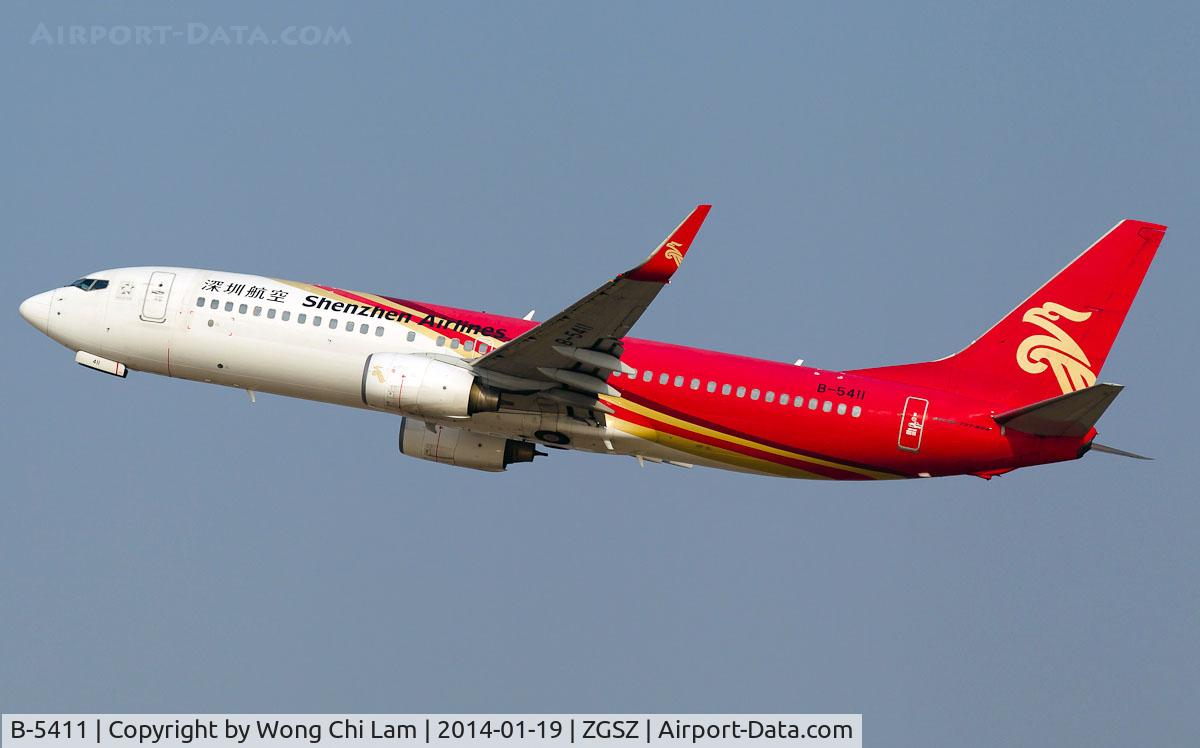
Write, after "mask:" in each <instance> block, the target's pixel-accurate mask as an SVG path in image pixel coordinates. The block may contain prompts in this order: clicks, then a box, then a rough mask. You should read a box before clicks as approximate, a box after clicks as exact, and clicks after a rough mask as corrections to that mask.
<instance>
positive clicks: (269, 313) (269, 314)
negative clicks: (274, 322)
mask: <svg viewBox="0 0 1200 748" xmlns="http://www.w3.org/2000/svg"><path fill="white" fill-rule="evenodd" d="M267 319H275V310H274V309H268V310H267Z"/></svg>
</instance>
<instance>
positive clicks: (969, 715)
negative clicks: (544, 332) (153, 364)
mask: <svg viewBox="0 0 1200 748" xmlns="http://www.w3.org/2000/svg"><path fill="white" fill-rule="evenodd" d="M4 16H5V23H4V24H2V27H3V30H2V31H0V35H2V36H0V81H2V82H3V95H4V99H5V103H6V107H5V116H4V118H3V124H2V125H0V127H2V130H3V133H4V135H5V142H6V144H7V146H6V147H5V148H4V149H3V150H0V153H2V154H3V155H2V156H0V158H2V160H0V169H2V171H3V173H4V175H5V177H6V178H5V179H3V180H0V218H2V219H3V220H2V221H0V225H2V226H3V236H4V238H5V242H4V245H5V247H6V249H5V254H4V256H5V258H6V263H7V272H5V273H4V274H3V275H2V276H0V288H3V298H5V299H7V300H8V303H9V306H10V313H9V314H8V315H7V316H4V317H3V318H2V322H0V324H2V325H3V326H4V327H3V330H4V334H5V339H6V340H9V341H10V344H11V346H12V351H13V352H12V356H11V357H10V360H9V365H8V366H6V367H4V372H3V374H2V376H3V377H4V390H5V391H6V392H7V393H9V394H8V398H7V406H6V411H7V418H8V424H9V428H7V429H5V436H4V437H3V439H4V449H3V450H0V466H2V467H3V470H4V473H5V475H6V476H7V479H8V485H9V490H8V491H6V492H5V493H6V498H5V500H4V503H3V514H2V515H0V516H2V517H3V521H2V522H0V600H2V601H3V603H0V604H2V605H3V611H4V615H3V616H0V661H3V662H4V668H3V676H2V677H0V708H3V709H4V710H5V711H26V712H33V711H76V712H90V711H196V712H213V711H240V712H252V711H281V712H300V711H322V712H333V711H341V710H345V711H357V712H371V711H384V712H388V711H471V710H494V711H507V710H519V711H623V710H637V711H659V712H702V711H720V712H736V711H762V712H769V711H810V712H862V713H863V714H864V727H865V729H866V730H867V732H868V740H870V741H871V742H872V743H876V742H879V743H880V744H888V745H922V746H926V745H961V744H963V743H970V744H973V745H1011V744H1013V743H1021V744H1064V743H1065V744H1089V745H1122V744H1129V743H1145V744H1163V745H1179V744H1185V743H1188V742H1194V741H1195V739H1196V737H1197V728H1196V724H1195V720H1194V718H1193V716H1192V710H1193V709H1194V695H1195V693H1196V692H1197V690H1198V689H1200V676H1198V672H1200V671H1198V669H1197V667H1196V652H1197V645H1198V642H1197V634H1196V621H1197V620H1198V619H1200V594H1198V593H1197V585H1196V583H1195V579H1196V573H1197V570H1198V568H1200V552H1198V551H1197V543H1196V542H1195V540H1196V532H1195V529H1196V527H1197V521H1198V520H1200V509H1198V508H1197V501H1196V488H1195V486H1196V479H1197V475H1196V467H1195V464H1196V463H1195V456H1194V455H1195V437H1194V434H1193V425H1194V422H1195V416H1196V405H1195V398H1194V397H1193V396H1192V395H1190V394H1189V391H1188V390H1189V387H1190V385H1191V383H1192V382H1193V381H1194V379H1195V375H1194V372H1195V370H1196V367H1197V365H1198V364H1200V353H1198V351H1197V345H1196V333H1195V329H1196V322H1197V319H1196V312H1195V305H1194V302H1193V298H1194V286H1195V282H1196V278H1197V277H1198V270H1200V267H1198V262H1197V257H1196V252H1195V249H1194V248H1195V245H1196V238H1197V220H1196V206H1197V205H1198V204H1200V200H1198V198H1200V189H1198V184H1197V174H1198V173H1200V169H1198V168H1197V167H1198V166H1200V163H1198V161H1200V159H1198V156H1200V145H1198V141H1197V137H1196V133H1197V132H1198V131H1200V122H1198V116H1197V115H1198V114H1200V101H1198V100H1197V91H1200V66H1197V64H1196V60H1197V51H1198V50H1197V42H1196V39H1197V38H1200V14H1198V12H1197V10H1196V9H1195V6H1194V4H1192V3H1184V2H1179V3H1142V4H1136V5H1133V4H1129V5H1122V4H1116V3H1098V4H1097V3H1053V4H1042V3H1029V4H1025V3H1003V4H999V3H990V4H986V5H983V4H970V5H969V6H967V5H962V4H954V3H943V4H938V3H928V4H927V3H907V4H903V5H902V6H901V5H895V6H893V4H876V5H870V4H860V5H854V6H852V7H847V6H846V5H844V4H837V3H780V4H771V3H761V4H756V5H753V6H750V7H735V6H732V5H729V4H722V3H687V4H673V3H650V4H633V3H621V4H613V5H591V6H585V5H582V4H575V5H571V4H555V3H508V4H495V3H479V4H475V3H453V4H432V3H431V4H425V5H417V4H393V3H359V4H355V5H354V6H353V7H338V6H334V5H330V4H321V3H287V4H282V3H279V4H267V3H258V4H253V5H245V4H241V3H220V2H218V3H207V4H204V5H203V6H196V7H194V8H187V7H185V6H181V5H178V4H163V3H136V2H129V3H94V2H88V3H64V4H55V5H48V4H42V3H29V2H23V3H10V4H7V5H6V7H5V11H4ZM189 23H192V24H203V25H204V27H205V28H207V29H208V37H207V41H200V42H199V43H188V40H187V37H186V34H185V37H184V38H183V40H182V41H175V40H172V41H169V42H164V43H154V44H145V45H137V44H114V43H111V42H105V41H99V42H97V43H94V44H93V43H88V44H75V45H72V44H62V45H60V44H47V43H31V40H33V38H34V35H35V33H36V31H37V29H38V27H39V24H45V25H46V26H47V28H51V29H53V28H57V27H58V26H70V25H85V26H89V27H90V26H91V25H98V26H101V27H103V28H105V29H106V30H111V29H112V28H113V27H116V26H121V25H128V26H131V27H133V26H139V25H141V26H161V25H171V26H172V27H173V28H176V29H189V27H188V24H189ZM238 25H246V26H251V27H253V26H255V25H259V26H261V27H262V29H263V32H264V33H265V34H266V35H267V36H268V37H269V38H279V37H280V35H281V34H283V33H284V30H285V29H286V28H288V27H291V26H299V27H303V26H308V25H315V26H317V27H319V28H322V29H324V28H326V27H332V28H334V29H341V28H344V29H345V31H346V32H347V34H348V42H347V43H337V44H332V45H312V46H309V45H297V46H288V45H282V44H274V45H272V44H266V45H262V44H254V45H250V44H223V43H216V44H213V43H210V42H211V40H212V33H213V29H215V28H216V27H223V28H229V27H233V26H238ZM191 28H192V29H198V28H199V27H191ZM197 33H199V32H197ZM230 33H232V32H230ZM699 202H712V203H714V205H715V208H714V210H713V212H712V215H711V216H710V218H709V220H708V222H707V224H706V226H705V227H704V229H703V230H702V232H701V234H700V237H699V239H698V241H697V243H696V244H695V246H694V249H693V251H692V252H691V253H690V254H689V261H688V263H687V264H686V265H685V266H684V268H683V269H682V270H681V272H680V273H679V275H678V276H676V281H675V282H674V283H673V284H672V285H671V287H670V288H669V289H667V290H666V291H665V292H664V293H663V294H662V295H661V296H660V297H659V299H658V301H657V302H656V303H655V305H654V306H653V307H652V308H651V310H650V311H649V312H648V313H647V314H646V315H645V316H644V317H643V319H642V320H641V321H640V322H639V323H638V326H637V327H636V328H635V334H636V335H638V336H639V337H650V338H660V339H666V340H670V341H673V342H680V343H685V344H690V345H698V346H704V347H711V348H717V349H721V350H727V351H732V352H736V353H742V354H749V355H756V356H761V357H765V358H771V359H778V360H786V361H791V360H794V359H796V358H799V357H803V358H805V359H806V360H807V361H808V363H810V364H811V365H814V366H821V367H827V368H851V367H861V366H870V365H875V364H882V363H899V362H902V361H910V360H921V359H927V358H934V357H938V356H941V355H945V354H947V353H950V352H952V351H954V350H957V349H958V348H960V347H961V346H962V345H963V344H965V343H966V342H967V341H969V340H971V339H972V338H973V337H974V336H976V335H977V334H978V333H979V332H981V331H982V330H984V329H985V328H986V327H987V326H989V325H990V324H991V323H992V322H993V321H995V320H996V319H998V318H999V317H1000V316H1002V315H1003V314H1004V313H1006V312H1007V311H1008V310H1009V309H1010V308H1011V307H1012V306H1013V305H1014V304H1015V303H1016V302H1018V301H1019V300H1021V299H1023V298H1025V296H1026V295H1027V294H1028V293H1029V292H1030V291H1031V290H1033V289H1034V288H1036V287H1037V286H1038V285H1040V284H1041V282H1042V281H1044V280H1045V279H1046V278H1048V277H1050V276H1051V275H1052V274H1053V273H1054V272H1056V271H1057V270H1058V269H1059V268H1060V267H1062V266H1063V265H1064V264H1065V263H1066V262H1067V261H1069V260H1070V259H1071V258H1072V257H1074V256H1075V255H1076V254H1078V252H1079V251H1081V250H1082V249H1083V248H1084V247H1086V246H1087V245H1089V244H1090V243H1091V242H1092V241H1094V240H1095V239H1096V238H1097V237H1099V236H1100V235H1101V234H1103V233H1104V232H1105V231H1106V230H1107V229H1108V228H1110V227H1111V226H1112V225H1113V224H1115V223H1116V222H1117V221H1118V220H1120V219H1121V218H1126V217H1129V218H1140V219H1145V220H1151V221H1157V222H1161V223H1165V224H1167V225H1169V226H1170V229H1169V231H1168V233H1167V237H1166V240H1165V241H1164V243H1163V246H1162V249H1161V251H1160V253H1159V258H1158V260H1157V262H1156V264H1155V266H1154V267H1153V268H1152V269H1151V271H1150V274H1149V276H1148V277H1147V279H1146V282H1145V284H1144V286H1143V289H1142V293H1141V296H1140V297H1139V299H1138V301H1137V303H1136V304H1135V305H1134V308H1133V311H1132V313H1131V315H1130V317H1129V319H1128V321H1127V323H1126V325H1125V329H1124V331H1123V333H1122V335H1121V337H1120V338H1119V339H1118V341H1117V344H1116V347H1115V348H1114V350H1113V352H1112V355H1111V356H1110V358H1109V360H1108V362H1107V364H1106V366H1105V370H1104V374H1103V376H1102V379H1103V380H1106V381H1115V382H1119V383H1121V384H1125V385H1127V389H1126V390H1125V391H1124V393H1123V394H1122V395H1121V397H1120V398H1119V400H1118V401H1117V402H1116V404H1115V405H1114V406H1113V408H1112V409H1111V410H1110V411H1109V413H1108V414H1106V415H1105V417H1104V419H1103V421H1102V422H1101V424H1100V427H1101V432H1102V439H1103V440H1104V441H1105V442H1106V443H1111V444H1113V445H1115V446H1118V447H1123V448H1127V449H1132V450H1135V451H1139V452H1145V453H1148V454H1152V455H1154V456H1156V457H1157V458H1158V460H1157V461H1155V462H1153V463H1137V462H1132V461H1126V460H1120V459H1117V458H1112V457H1106V456H1103V455H1089V456H1088V457H1086V458H1085V459H1083V460H1081V461H1078V462H1074V463H1070V464H1065V465H1059V466H1053V467H1045V468H1035V469H1030V470H1025V471H1021V472H1019V473H1016V474H1013V475H1009V476H1005V477H1003V478H1001V479H998V480H994V481H991V482H984V481H981V480H978V479H974V478H960V479H945V480H938V481H923V482H909V483H889V484H886V485H827V484H823V483H810V482H788V481H783V480H775V479H767V478H757V477H748V476H742V475H736V474H731V473H721V472H713V471H701V470H692V471H687V470H681V469H674V468H669V467H661V466H651V467H646V468H644V469H642V468H639V467H638V466H637V464H636V463H635V462H634V461H633V460H628V459H612V458H610V459H606V458H603V457H596V456H588V455H575V454H561V453H556V454H554V455H552V457H551V458H550V459H545V460H539V461H538V462H537V463H536V464H534V465H519V466H516V467H514V468H513V469H510V471H509V472H508V473H506V474H504V475H501V476H494V475H486V474H477V473H473V472H469V471H454V470H451V469H448V468H445V467H442V466H437V465H431V464H426V463H421V462H419V461H416V460H412V459H409V458H405V457H403V456H401V455H400V454H398V453H397V451H396V447H395V443H396V439H395V437H396V429H397V427H398V421H397V419H394V418H389V417H387V416H384V415H379V414H372V413H364V412H358V411H350V410H342V409H338V408H334V407H331V406H326V405H319V404H314V403H306V402H302V401H289V400H285V399H282V398H275V397H268V396H262V397H260V398H259V400H258V403H257V404H256V405H253V406H251V405H250V404H249V403H248V401H247V398H246V396H245V393H243V392H238V391H234V390H224V389H219V388H211V387H203V386H200V385H196V384H190V383H184V382H178V381H171V380H166V379H162V378H157V377H152V376H147V375H141V376H139V375H132V376H130V378H129V379H128V380H127V381H118V380H115V379H112V378H109V377H103V376H100V375H96V374H93V373H90V372H88V371H86V370H84V369H82V368H81V367H78V366H75V365H74V364H73V363H72V361H71V354H70V352H69V351H66V350H64V349H62V348H60V347H58V346H57V345H56V344H54V343H52V342H51V341H49V340H47V339H45V338H43V337H41V336H39V335H38V334H37V333H36V332H34V331H33V330H32V329H30V328H29V327H28V326H27V325H25V324H24V322H23V321H22V320H21V319H20V318H19V317H18V315H17V313H16V307H17V305H18V303H19V302H20V300H21V299H23V298H25V297H26V296H28V295H30V294H32V293H34V292H37V291H41V290H45V289H47V288H50V287H52V286H56V285H60V284H63V283H66V282H68V281H70V280H72V279H74V278H76V277H79V276H80V275H83V274H84V273H86V272H88V271H90V270H95V269H99V268H105V267H117V266H128V265H138V264H172V265H186V266H199V267H208V268H218V269H228V270H242V271H246V272H260V273H264V274H269V275H272V276H276V277H284V278H293V279H297V280H304V281H319V282H326V283H331V284H335V285H339V286H342V287H346V288H360V289H364V290H371V291H379V292H384V293H390V294H397V295H404V296H407V297H410V298H416V299H424V300H429V301H434V302H438V303H444V304H450V305H454V306H461V307H468V308H481V309H487V310H488V311H494V312H501V313H510V314H514V315H521V314H524V313H525V312H526V311H527V310H528V309H530V308H535V307H536V308H537V309H538V310H539V316H544V315H546V314H549V313H551V312H553V311H554V310H557V309H559V308H562V307H564V306H566V305H567V304H569V303H571V302H572V301H574V300H575V299H576V298H578V297H579V296H581V295H582V294H583V293H586V292H587V291H589V290H591V289H592V288H594V287H595V286H596V285H598V284H599V283H600V282H602V281H603V280H605V279H607V278H609V277H611V276H612V275H613V274H614V273H616V272H619V271H621V270H623V269H625V268H626V267H628V266H629V265H630V264H631V263H633V262H636V261H638V260H640V259H641V258H642V257H644V255H645V253H646V252H647V251H648V250H649V249H650V248H652V247H653V246H654V245H655V244H656V243H657V242H658V241H659V240H660V239H661V238H662V237H663V236H664V235H665V234H666V232H667V231H669V230H670V229H671V228H672V227H673V226H675V225H676V224H677V223H678V221H679V220H680V219H681V218H682V216H683V215H684V214H685V213H686V212H687V211H688V210H689V209H690V208H691V207H692V206H694V205H695V204H697V203H699Z"/></svg>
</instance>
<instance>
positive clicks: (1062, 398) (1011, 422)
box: [992, 383, 1124, 436]
mask: <svg viewBox="0 0 1200 748" xmlns="http://www.w3.org/2000/svg"><path fill="white" fill-rule="evenodd" d="M1122 389H1124V388H1123V387H1122V386H1121V385H1119V384H1103V383H1101V384H1094V385H1092V386H1091V387H1084V388H1083V389H1081V390H1075V391H1074V392H1068V393H1067V394H1065V395H1059V396H1058V397H1052V398H1050V399H1049V400H1042V401H1040V402H1036V403H1034V404H1033V405H1026V406H1024V407H1021V408H1016V409H1014V410H1010V411H1006V412H1004V413H998V414H996V415H994V416H992V418H993V419H995V421H996V423H998V424H1000V425H1001V426H1004V427H1005V428H1010V429H1016V430H1018V431H1024V432H1025V433H1026V434H1034V435H1036V436H1086V435H1087V433H1088V431H1090V430H1091V428H1092V426H1095V425H1096V421H1098V420H1100V416H1102V415H1103V414H1104V411H1105V410H1106V409H1107V408H1108V406H1109V404H1110V403H1112V401H1113V400H1115V399H1116V397H1117V395H1119V394H1121V390H1122Z"/></svg>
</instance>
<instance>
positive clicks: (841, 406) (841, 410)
mask: <svg viewBox="0 0 1200 748" xmlns="http://www.w3.org/2000/svg"><path fill="white" fill-rule="evenodd" d="M838 415H839V416H844V415H846V404H845V403H838Z"/></svg>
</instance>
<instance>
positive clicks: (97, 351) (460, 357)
mask: <svg viewBox="0 0 1200 748" xmlns="http://www.w3.org/2000/svg"><path fill="white" fill-rule="evenodd" d="M88 277H89V278H94V279H102V280H104V281H107V282H108V285H107V287H106V288H104V289H102V290H83V289H81V288H77V287H72V286H66V287H63V288H58V289H55V290H53V291H47V292H45V293H43V294H39V295H38V296H35V297H32V298H31V299H29V300H27V301H26V302H25V303H24V304H23V305H22V307H21V313H22V316H24V317H25V318H26V319H27V320H28V321H29V322H30V323H31V324H33V325H34V326H35V327H37V328H38V329H40V330H41V331H42V332H44V333H45V334H46V335H48V336H49V337H50V338H52V339H54V340H55V341H57V342H59V343H61V344H62V345H64V346H66V347H67V348H70V349H71V350H74V351H84V352H86V353H88V354H93V355H95V356H100V357H103V358H105V359H111V360H112V361H113V362H120V363H121V364H124V365H125V366H126V367H128V368H129V369H132V370H135V371H143V372H150V373H154V374H162V375H165V376H169V377H175V378H179V379H190V380H194V381H198V382H207V383H210V384H219V385H224V386H227V387H236V388H241V389H246V390H250V391H252V392H265V393H273V394H278V395H286V396H288V397H296V398H303V399H306V400H317V401H321V402H327V403H333V404H336V405H346V406H350V407H355V408H365V409H371V410H380V411H384V412H391V413H393V414H396V415H413V414H412V413H405V412H404V411H403V410H394V409H388V408H383V407H374V406H372V405H369V404H368V403H367V402H366V398H365V397H364V377H365V374H366V372H365V371H364V367H365V365H366V362H367V360H368V358H369V357H370V356H371V355H372V354H378V353H381V352H389V353H411V354H420V355H426V356H431V357H435V358H437V359H438V360H442V361H447V362H451V363H456V364H458V365H466V363H467V362H468V361H469V360H470V359H472V358H474V357H477V356H479V355H480V352H479V351H468V350H465V349H464V348H461V347H455V348H451V347H450V346H449V345H448V343H447V341H446V340H445V339H444V338H442V337H441V336H438V335H437V334H435V333H433V332H429V331H425V330H421V329H419V328H414V326H413V325H412V324H403V320H399V321H398V320H394V319H387V318H382V317H364V316H362V315H355V314H351V315H347V314H345V313H339V312H338V311H329V310H326V309H321V308H314V307H313V306H312V305H311V304H310V305H308V306H306V304H305V299H306V298H309V295H308V294H307V293H306V290H309V289H311V290H316V291H319V290H320V289H319V287H317V286H308V285H307V284H302V283H294V282H290V281H280V280H276V279H273V278H267V277H263V276H257V275H245V274H240V273H226V272H219V271H209V270H198V269H193V268H177V267H137V268H119V269H114V270H106V271H100V272H96V273H93V274H91V275H90V276H88ZM214 285H216V286H218V287H219V289H221V290H206V289H207V288H212V287H213V286H214ZM230 288H235V289H239V290H238V292H237V293H231V292H229V291H228V290H226V289H230ZM493 342H494V343H502V342H503V341H493ZM456 345H457V344H456ZM424 418H425V420H427V421H431V422H439V423H442V424H444V425H453V426H456V427H458V428H465V429H468V430H470V431H473V432H477V433H481V434H492V435H495V436H503V437H509V438H514V439H524V440H528V441H543V442H545V440H544V439H540V438H539V437H538V436H537V434H539V433H547V432H549V433H558V434H565V435H567V436H568V437H569V441H570V446H571V448H574V449H583V450H587V451H594V452H600V453H610V454H625V455H635V456H639V457H645V458H648V459H652V460H664V461H669V462H673V463H676V464H692V463H705V462H706V461H704V460H697V458H696V457H695V456H689V455H687V454H685V453H682V452H679V451H676V450H674V449H670V448H667V447H664V446H662V445H659V444H655V443H654V442H653V441H649V440H646V439H642V438H639V437H637V436H635V435H633V434H630V433H627V432H625V431H621V430H618V429H614V428H611V427H609V426H606V425H603V424H600V425H597V424H595V423H590V422H587V421H585V420H581V419H579V418H573V417H568V416H566V415H563V414H559V413H555V412H537V411H536V410H533V409H528V410H526V409H521V408H515V409H513V408H506V409H503V410H501V411H499V412H488V413H476V414H474V415H472V416H470V417H468V418H461V419H459V418H452V419H438V418H428V417H424ZM713 466H715V467H723V468H726V469H728V467H729V466H728V465H721V464H719V463H713Z"/></svg>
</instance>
